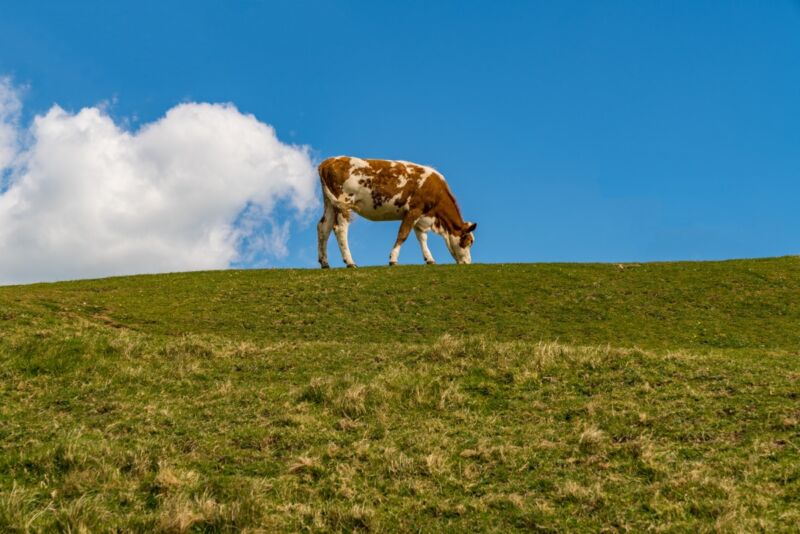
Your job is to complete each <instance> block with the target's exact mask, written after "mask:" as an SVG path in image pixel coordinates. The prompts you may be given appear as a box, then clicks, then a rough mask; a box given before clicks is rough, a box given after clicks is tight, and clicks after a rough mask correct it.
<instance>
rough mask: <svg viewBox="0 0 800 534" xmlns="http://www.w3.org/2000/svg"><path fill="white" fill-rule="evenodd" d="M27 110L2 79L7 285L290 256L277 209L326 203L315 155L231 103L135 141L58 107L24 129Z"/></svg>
mask: <svg viewBox="0 0 800 534" xmlns="http://www.w3.org/2000/svg"><path fill="white" fill-rule="evenodd" d="M19 110H20V106H19V99H18V97H17V94H16V92H15V91H14V89H13V87H11V85H10V83H9V81H8V80H7V79H6V80H0V167H2V168H5V170H4V171H3V170H0V172H4V173H5V174H6V175H8V176H7V179H8V178H10V181H9V183H8V187H7V190H5V192H3V188H2V187H0V284H2V283H6V284H7V283H20V282H29V281H39V280H61V279H72V278H85V277H96V276H106V275H114V274H131V273H145V272H163V271H182V270H197V269H216V268H224V267H227V266H228V265H230V264H231V263H232V262H242V261H245V260H246V259H247V258H252V257H263V256H264V255H265V254H266V255H273V256H281V255H285V254H286V253H287V249H286V247H287V241H288V238H289V231H290V226H289V221H288V220H277V213H276V206H277V205H279V204H280V205H282V206H286V207H287V208H288V210H281V212H282V213H283V212H286V211H291V213H292V217H293V218H294V219H296V220H305V219H307V217H306V216H307V215H308V212H309V210H310V209H312V208H314V207H315V206H316V204H317V198H316V186H317V182H316V176H315V170H314V166H313V164H312V162H311V159H310V157H309V154H308V151H307V149H306V148H304V147H297V146H291V145H287V144H283V143H281V142H280V141H279V140H278V138H277V137H276V135H275V131H274V130H273V129H272V128H271V127H270V126H269V125H267V124H264V123H262V122H259V121H258V120H257V119H256V118H255V117H253V116H252V115H244V114H242V113H240V112H239V111H238V110H237V109H236V108H235V107H233V106H232V105H220V104H202V103H191V104H181V105H179V106H176V107H174V108H172V109H170V110H169V111H168V112H167V114H166V115H165V116H164V117H163V118H161V119H159V120H158V121H156V122H153V123H151V124H148V125H145V126H143V127H142V128H140V129H139V130H138V131H136V132H130V131H126V130H125V129H124V128H121V127H120V126H118V125H117V124H115V123H114V121H113V120H112V119H111V117H109V116H108V115H107V114H106V113H105V112H104V111H103V110H101V109H99V108H98V107H90V108H85V109H82V110H81V111H79V112H78V113H69V112H67V111H64V110H63V109H61V108H60V107H58V106H53V107H52V108H51V109H50V110H49V111H48V112H47V113H46V114H44V115H40V116H37V117H35V119H34V120H33V123H32V125H31V126H30V127H29V128H26V129H24V130H23V129H21V128H20V126H19V119H18V117H19ZM19 139H26V140H27V141H26V142H25V143H24V146H23V147H22V148H18V147H19V145H18V140H19ZM0 175H1V174H0ZM284 218H285V217H284ZM265 228H271V230H267V231H265V230H264V229H265Z"/></svg>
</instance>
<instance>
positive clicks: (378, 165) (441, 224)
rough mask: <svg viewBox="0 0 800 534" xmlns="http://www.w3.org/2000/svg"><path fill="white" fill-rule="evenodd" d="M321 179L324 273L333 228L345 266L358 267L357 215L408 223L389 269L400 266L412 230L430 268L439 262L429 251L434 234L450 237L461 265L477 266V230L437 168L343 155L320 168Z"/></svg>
mask: <svg viewBox="0 0 800 534" xmlns="http://www.w3.org/2000/svg"><path fill="white" fill-rule="evenodd" d="M319 178H320V182H321V184H322V194H323V197H324V199H325V211H324V213H323V214H322V218H321V219H320V221H319V224H318V225H317V237H318V246H319V264H320V266H321V267H322V268H323V269H327V268H328V267H329V265H328V252H327V248H328V237H329V236H330V233H331V229H333V231H334V232H335V233H336V241H338V243H339V249H340V250H341V252H342V259H343V260H344V262H345V264H347V266H348V267H355V266H356V264H355V263H353V257H352V256H351V255H350V248H349V247H348V245H347V228H348V226H349V224H350V217H351V212H353V211H354V212H356V213H358V214H359V215H361V216H362V217H364V218H366V219H369V220H371V221H402V223H401V224H400V231H399V232H398V233H397V240H396V241H395V243H394V248H392V252H391V254H390V255H389V265H396V264H397V257H398V255H399V254H400V247H401V246H402V244H403V242H404V241H405V240H406V238H407V237H408V234H409V233H410V232H411V229H412V228H413V229H414V233H416V235H417V239H418V240H419V245H420V247H421V248H422V255H423V256H424V258H425V262H426V263H428V264H433V263H436V262H435V261H434V260H433V256H432V255H431V251H430V250H428V235H427V232H428V230H433V231H434V232H436V233H437V234H439V235H441V236H442V237H443V238H444V242H445V244H446V245H447V249H448V250H449V251H450V254H452V255H453V259H455V260H456V262H458V263H470V262H471V261H472V258H471V256H470V247H471V246H472V243H473V242H474V241H475V238H474V237H473V235H472V232H473V231H474V230H475V227H476V226H477V225H476V224H475V223H469V222H465V221H464V219H462V218H461V212H460V211H459V209H458V204H457V203H456V199H455V197H454V196H453V193H451V192H450V188H449V187H447V182H445V180H444V177H443V176H442V175H441V174H439V173H438V172H436V171H435V170H434V169H432V168H430V167H426V166H424V165H417V164H415V163H409V162H407V161H388V160H382V159H360V158H352V157H348V156H339V157H336V158H329V159H326V160H325V161H323V162H322V163H321V164H320V166H319Z"/></svg>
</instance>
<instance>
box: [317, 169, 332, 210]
mask: <svg viewBox="0 0 800 534" xmlns="http://www.w3.org/2000/svg"><path fill="white" fill-rule="evenodd" d="M317 171H318V172H319V183H320V186H321V187H322V194H323V195H325V199H326V200H328V202H331V203H332V204H334V205H336V203H337V200H336V197H335V196H334V195H333V192H332V191H331V189H330V187H329V186H328V184H330V183H332V182H333V180H335V179H336V178H335V176H334V175H333V169H332V168H331V165H330V160H325V161H323V162H322V163H320V164H319V167H318V168H317Z"/></svg>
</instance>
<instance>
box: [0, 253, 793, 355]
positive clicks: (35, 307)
mask: <svg viewBox="0 0 800 534" xmlns="http://www.w3.org/2000/svg"><path fill="white" fill-rule="evenodd" d="M0 310H2V312H0V321H3V322H0V325H3V324H5V325H8V324H15V323H19V322H24V321H26V320H30V319H31V318H36V317H39V318H42V317H47V318H48V319H52V320H57V319H64V318H66V319H68V318H74V317H82V318H85V319H88V320H90V321H99V322H106V323H108V324H111V325H117V326H124V327H126V328H131V329H134V330H138V331H143V332H147V333H151V334H167V335H177V334H186V333H212V334H215V335H223V336H228V337H230V338H232V339H240V340H251V341H267V340H269V341H277V340H306V341H311V340H336V341H379V340H385V341H430V340H434V339H436V338H438V337H439V336H441V335H442V334H444V333H451V334H461V335H488V336H490V337H492V338H493V339H497V340H533V341H539V340H548V341H549V340H554V339H558V340H561V341H564V342H569V343H577V344H605V343H610V344H612V345H614V346H633V345H636V346H642V347H654V348H655V347H671V348H678V347H720V348H721V347H730V348H747V347H761V348H765V347H766V348H793V347H798V346H800V328H797V327H796V326H797V325H798V324H800V258H798V257H785V258H775V259H763V260H736V261H726V262H680V263H651V264H641V265H638V264H625V265H609V264H517V265H472V266H469V267H461V266H437V267H433V268H431V267H427V266H406V267H398V268H393V269H387V268H365V269H359V270H345V269H336V270H331V271H322V270H284V269H280V270H259V271H241V270H240V271H218V272H202V273H185V274H171V275H155V276H134V277H123V278H109V279H104V280H92V281H80V282H67V283H58V284H39V285H32V286H19V287H0Z"/></svg>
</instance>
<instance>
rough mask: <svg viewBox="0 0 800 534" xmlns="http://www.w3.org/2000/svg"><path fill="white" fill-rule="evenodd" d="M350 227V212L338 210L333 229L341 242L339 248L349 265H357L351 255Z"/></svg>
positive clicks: (337, 239) (346, 263) (338, 241)
mask: <svg viewBox="0 0 800 534" xmlns="http://www.w3.org/2000/svg"><path fill="white" fill-rule="evenodd" d="M349 227H350V213H349V212H348V213H345V212H342V211H337V212H336V222H335V223H334V225H333V231H334V233H335V234H336V242H337V243H339V250H340V251H341V253H342V260H344V263H345V265H347V266H348V267H355V266H356V264H355V263H354V262H353V257H352V256H351V255H350V247H349V246H348V244H347V229H348V228H349Z"/></svg>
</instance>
